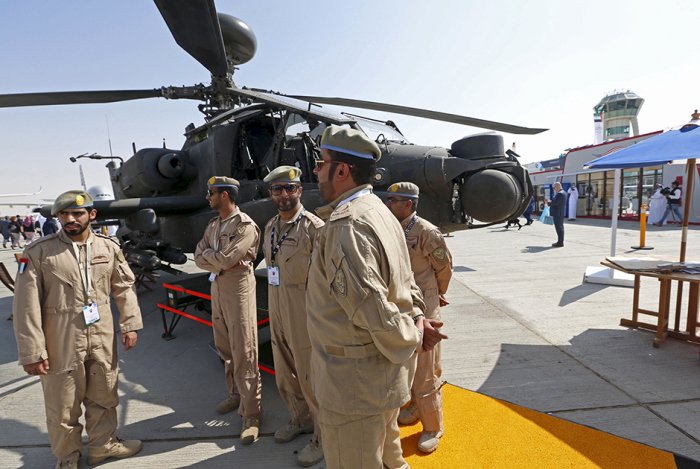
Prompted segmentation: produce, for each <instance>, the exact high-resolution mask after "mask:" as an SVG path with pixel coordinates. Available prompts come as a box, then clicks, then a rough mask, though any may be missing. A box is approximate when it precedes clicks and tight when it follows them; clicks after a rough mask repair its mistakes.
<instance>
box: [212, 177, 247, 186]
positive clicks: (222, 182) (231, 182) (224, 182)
mask: <svg viewBox="0 0 700 469" xmlns="http://www.w3.org/2000/svg"><path fill="white" fill-rule="evenodd" d="M207 187H241V183H239V182H238V181H236V180H235V179H233V178H230V177H226V176H212V177H210V178H209V180H208V181H207Z"/></svg>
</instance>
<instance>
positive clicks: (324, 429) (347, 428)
mask: <svg viewBox="0 0 700 469" xmlns="http://www.w3.org/2000/svg"><path fill="white" fill-rule="evenodd" d="M398 416H399V409H393V410H387V411H385V412H382V413H381V414H377V415H345V414H339V413H337V412H333V411H332V410H328V409H324V408H323V407H322V408H320V409H319V423H320V425H321V434H322V435H323V456H324V457H325V460H326V468H327V469H382V468H383V467H386V468H388V469H406V468H409V465H408V463H407V462H406V460H405V459H404V458H403V454H402V453H403V452H402V450H401V435H400V433H399V425H398V423H397V422H396V419H397V418H398Z"/></svg>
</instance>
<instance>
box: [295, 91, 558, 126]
mask: <svg viewBox="0 0 700 469" xmlns="http://www.w3.org/2000/svg"><path fill="white" fill-rule="evenodd" d="M289 97H290V98H294V99H299V100H303V101H308V102H311V103H319V104H332V105H337V106H347V107H354V108H359V109H371V110H373V111H384V112H391V113H394V114H404V115H407V116H414V117H422V118H425V119H432V120H438V121H444V122H451V123H453V124H462V125H468V126H471V127H480V128H482V129H489V130H496V131H499V132H506V133H509V134H526V135H534V134H538V133H540V132H544V131H546V130H547V129H536V128H530V127H522V126H519V125H511V124H505V123H503V122H495V121H489V120H485V119H477V118H475V117H466V116H460V115H458V114H449V113H446V112H439V111H431V110H429V109H420V108H415V107H408V106H399V105H396V104H388V103H377V102H374V101H363V100H360V99H350V98H332V97H325V96H298V95H293V96H292V95H289Z"/></svg>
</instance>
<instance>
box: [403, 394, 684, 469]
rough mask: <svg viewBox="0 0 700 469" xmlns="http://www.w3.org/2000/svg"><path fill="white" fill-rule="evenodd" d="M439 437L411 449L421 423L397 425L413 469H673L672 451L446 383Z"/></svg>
mask: <svg viewBox="0 0 700 469" xmlns="http://www.w3.org/2000/svg"><path fill="white" fill-rule="evenodd" d="M442 393H443V399H442V400H443V413H444V415H443V419H444V425H445V435H444V436H443V437H442V439H441V441H440V446H439V447H438V449H437V451H435V452H434V453H432V454H429V455H425V454H423V453H421V452H419V451H418V450H417V445H418V438H419V437H420V432H421V425H420V423H416V424H415V425H411V426H407V427H402V428H401V444H402V446H403V452H404V456H405V457H406V460H407V461H408V463H409V464H410V465H411V468H413V469H438V468H449V469H457V468H499V469H501V468H516V467H517V468H530V467H531V468H576V469H584V468H623V469H632V468H635V469H637V468H654V469H665V468H669V469H675V468H676V463H675V459H674V456H673V454H672V453H669V452H667V451H662V450H659V449H656V448H652V447H650V446H646V445H643V444H641V443H636V442H633V441H630V440H625V439H624V438H620V437H618V436H615V435H611V434H610V433H605V432H602V431H599V430H595V429H592V428H589V427H585V426H583V425H579V424H576V423H573V422H569V421H566V420H562V419H559V418H557V417H552V416H551V415H547V414H543V413H541V412H536V411H534V410H531V409H528V408H526V407H521V406H518V405H515V404H510V403H508V402H504V401H500V400H498V399H494V398H492V397H488V396H485V395H483V394H479V393H475V392H472V391H467V390H465V389H462V388H458V387H456V386H453V385H450V384H446V385H445V386H444V387H443V388H442Z"/></svg>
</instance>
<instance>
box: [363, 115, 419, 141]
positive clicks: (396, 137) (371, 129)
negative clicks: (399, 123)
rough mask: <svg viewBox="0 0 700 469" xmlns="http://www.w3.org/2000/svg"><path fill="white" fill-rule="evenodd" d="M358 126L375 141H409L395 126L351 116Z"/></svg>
mask: <svg viewBox="0 0 700 469" xmlns="http://www.w3.org/2000/svg"><path fill="white" fill-rule="evenodd" d="M353 118H354V119H355V120H356V121H357V124H358V125H359V126H360V128H361V129H362V130H363V131H364V133H366V134H367V136H368V137H369V138H371V139H372V140H375V141H379V142H382V141H388V142H397V143H406V144H408V143H410V142H409V141H408V140H406V137H404V136H403V135H401V132H399V131H398V130H396V129H395V128H393V127H391V126H389V125H387V124H385V123H383V122H379V121H376V120H372V119H366V118H364V117H359V116H353Z"/></svg>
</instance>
